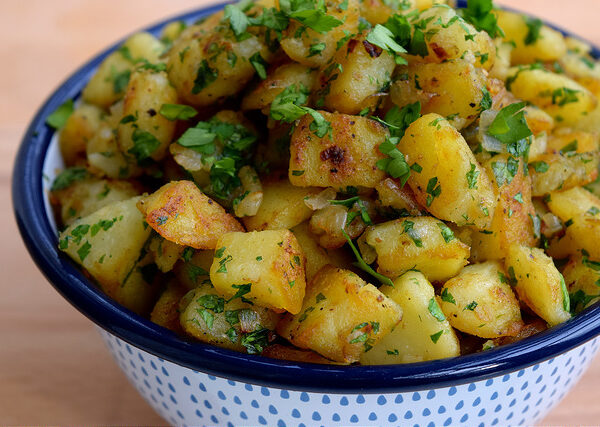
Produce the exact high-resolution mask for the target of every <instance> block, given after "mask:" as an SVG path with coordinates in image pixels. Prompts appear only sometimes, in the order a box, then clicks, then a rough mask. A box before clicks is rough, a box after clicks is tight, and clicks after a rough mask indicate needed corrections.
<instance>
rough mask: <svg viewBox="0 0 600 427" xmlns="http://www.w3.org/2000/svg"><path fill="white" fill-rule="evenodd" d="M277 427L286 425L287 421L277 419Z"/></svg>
mask: <svg viewBox="0 0 600 427" xmlns="http://www.w3.org/2000/svg"><path fill="white" fill-rule="evenodd" d="M277 427H285V421H283V420H281V419H280V420H279V421H277Z"/></svg>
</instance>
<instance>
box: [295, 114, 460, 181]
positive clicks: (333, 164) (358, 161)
mask: <svg viewBox="0 0 600 427" xmlns="http://www.w3.org/2000/svg"><path fill="white" fill-rule="evenodd" d="M319 113H320V114H321V115H322V116H323V117H324V118H325V120H327V121H328V122H329V123H330V125H331V132H330V133H328V134H326V135H325V136H323V137H322V138H319V137H318V136H317V135H316V134H315V133H314V131H313V130H311V128H310V127H311V124H312V123H313V118H312V117H311V116H310V115H309V114H307V115H305V116H304V117H302V118H301V119H300V121H299V122H298V125H297V126H296V129H295V130H294V133H293V135H292V140H291V146H290V154H291V156H290V168H289V178H290V182H291V183H292V184H293V185H297V186H301V187H306V186H311V185H315V186H318V187H345V186H363V187H369V188H374V187H375V186H376V185H377V184H378V183H379V181H381V180H382V179H383V178H385V172H384V171H382V170H380V169H379V168H378V167H377V165H376V163H377V161H378V160H380V159H383V158H384V157H385V156H384V155H383V154H382V153H381V152H380V151H379V145H380V144H381V143H382V142H384V141H385V139H386V137H387V136H388V131H387V129H385V127H384V126H383V125H382V124H380V123H378V122H376V121H374V120H370V119H367V118H365V117H359V116H348V115H346V114H337V113H328V112H326V111H319ZM467 148H468V147H467Z"/></svg>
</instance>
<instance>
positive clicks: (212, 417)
mask: <svg viewBox="0 0 600 427" xmlns="http://www.w3.org/2000/svg"><path fill="white" fill-rule="evenodd" d="M210 420H211V421H212V422H213V423H215V424H219V419H218V418H217V417H215V416H214V415H211V416H210Z"/></svg>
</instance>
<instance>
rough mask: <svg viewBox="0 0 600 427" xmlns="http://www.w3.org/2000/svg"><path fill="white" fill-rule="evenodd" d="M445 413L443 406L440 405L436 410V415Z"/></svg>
mask: <svg viewBox="0 0 600 427" xmlns="http://www.w3.org/2000/svg"><path fill="white" fill-rule="evenodd" d="M445 412H446V407H445V406H444V405H441V406H440V407H439V408H438V414H443V413H445Z"/></svg>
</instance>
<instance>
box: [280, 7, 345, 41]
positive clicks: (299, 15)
mask: <svg viewBox="0 0 600 427" xmlns="http://www.w3.org/2000/svg"><path fill="white" fill-rule="evenodd" d="M279 6H280V9H281V11H282V12H283V13H284V14H285V15H286V16H287V17H288V18H290V19H294V20H296V21H298V22H299V23H300V24H302V25H303V26H305V27H308V28H310V29H312V30H314V31H316V32H318V33H321V34H325V33H327V32H329V31H331V30H332V29H334V28H335V27H338V26H340V25H342V24H343V21H340V20H339V19H337V18H336V17H334V16H331V15H328V14H327V7H326V6H325V1H324V0H281V1H280V2H279Z"/></svg>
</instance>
